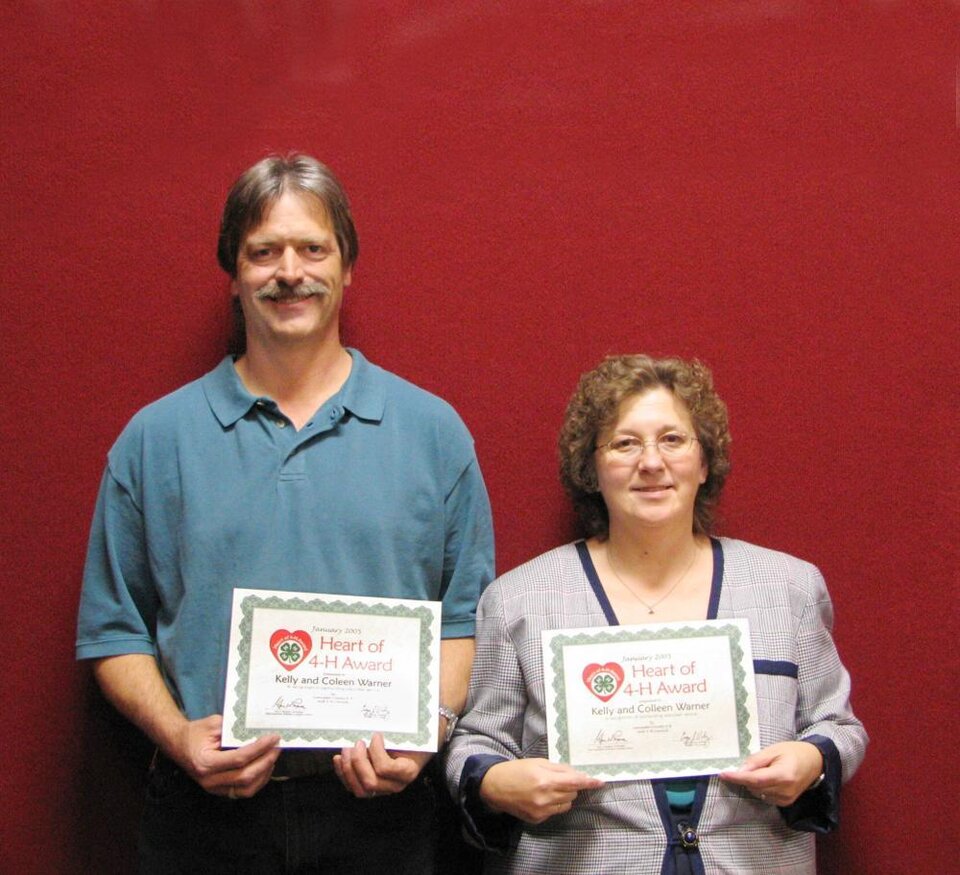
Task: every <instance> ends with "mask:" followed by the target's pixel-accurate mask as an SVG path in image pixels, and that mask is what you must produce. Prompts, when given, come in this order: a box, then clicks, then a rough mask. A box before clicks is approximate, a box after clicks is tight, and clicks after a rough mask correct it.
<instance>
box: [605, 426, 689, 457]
mask: <svg viewBox="0 0 960 875" xmlns="http://www.w3.org/2000/svg"><path fill="white" fill-rule="evenodd" d="M669 435H683V437H684V438H686V440H687V443H686V444H685V445H684V447H683V448H682V449H678V450H672V449H667V450H666V451H664V448H663V447H661V446H660V441H661V440H662V439H663V438H665V437H668V436H669ZM620 440H629V441H636V442H637V443H638V444H639V445H640V446H639V452H638V453H637V454H636V456H635V457H634V456H633V454H632V453H631V454H630V457H629V458H627V457H626V456H625V455H624V454H620V458H621V459H622V460H623V461H624V462H634V461H639V460H640V459H642V458H643V455H644V453H646V451H647V447H649V446H651V445H652V446H655V447H656V448H657V454H658V455H659V456H660V457H661V458H664V459H679V458H680V457H681V456H683V455H684V453H689V452H690V449H691V448H692V447H693V445H694V444H696V443H700V439H699V438H698V437H696V436H695V435H692V434H687V433H686V432H685V431H666V432H664V433H663V434H662V435H659V436H658V437H656V438H653V439H652V440H646V441H645V440H643V438H639V437H637V436H636V435H630V434H627V435H619V436H617V437H614V438H610V440H608V441H607V442H606V443H603V444H598V445H597V446H596V447H594V452H597V453H598V452H600V450H604V451H606V452H607V454H608V455H611V456H612V457H613V458H617V456H616V455H613V453H614V452H615V451H613V450H611V449H610V444H612V443H614V442H615V441H620Z"/></svg>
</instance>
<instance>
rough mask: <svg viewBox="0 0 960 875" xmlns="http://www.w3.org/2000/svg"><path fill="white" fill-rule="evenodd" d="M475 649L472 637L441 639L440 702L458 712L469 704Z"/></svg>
mask: <svg viewBox="0 0 960 875" xmlns="http://www.w3.org/2000/svg"><path fill="white" fill-rule="evenodd" d="M473 651H474V646H473V639H472V638H444V639H442V640H441V641H440V704H441V705H443V706H444V707H446V708H449V709H450V710H451V711H455V712H456V713H457V714H460V713H461V712H462V711H463V709H464V706H465V705H466V704H467V686H468V684H469V683H470V669H471V668H472V667H473Z"/></svg>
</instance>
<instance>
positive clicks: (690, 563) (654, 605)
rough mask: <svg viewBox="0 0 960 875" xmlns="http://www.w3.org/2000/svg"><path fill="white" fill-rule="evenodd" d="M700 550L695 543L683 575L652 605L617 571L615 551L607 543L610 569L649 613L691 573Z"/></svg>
mask: <svg viewBox="0 0 960 875" xmlns="http://www.w3.org/2000/svg"><path fill="white" fill-rule="evenodd" d="M699 552H700V551H699V549H698V548H697V547H696V545H694V548H693V557H692V558H691V559H690V562H689V564H688V565H687V567H686V568H684V569H683V574H681V575H680V576H679V577H678V578H677V579H676V580H675V581H674V582H673V586H671V587H670V589H668V590H667V591H666V592H665V593H664V594H663V595H662V596H660V598H658V599H657V600H656V601H655V602H654V603H653V604H652V605H651V604H650V603H649V602H647V601H644V599H642V598H640V596H638V595H637V594H636V592H635V591H634V589H633V587H632V586H630V585H629V584H628V583H627V582H626V581H625V580H624V579H623V578H622V577H621V576H620V574H619V573H618V572H617V569H616V568H614V566H613V553H612V552H611V551H610V545H609V544H608V545H607V565H609V566H610V570H611V571H612V572H613V574H614V577H616V578H617V580H619V581H620V583H622V584H623V587H624V589H626V591H627V592H628V593H630V595H632V596H633V597H634V598H635V599H636V600H637V601H638V602H640V604H641V605H643V606H644V607H645V608H646V609H647V613H648V614H652V613H654V610H653V609H654V608H655V607H656V606H657V605H659V604H660V602H662V601H663V600H664V599H666V598H668V597H669V596H670V594H671V593H672V592H673V591H674V590H675V589H676V588H677V587H678V586H679V585H680V581H681V580H683V579H684V578H685V577H686V576H687V574H688V573H689V571H690V569H691V568H693V563H694V562H696V560H697V554H698V553H699Z"/></svg>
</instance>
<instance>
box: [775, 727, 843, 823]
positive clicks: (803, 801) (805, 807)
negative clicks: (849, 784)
mask: <svg viewBox="0 0 960 875" xmlns="http://www.w3.org/2000/svg"><path fill="white" fill-rule="evenodd" d="M800 740H801V741H808V742H810V744H812V745H814V746H815V747H816V748H817V749H818V750H819V751H820V753H821V754H823V780H822V781H821V782H820V783H819V784H818V785H817V786H816V787H812V788H811V789H809V790H807V791H806V792H805V793H801V794H800V796H799V797H798V798H797V800H796V801H795V802H794V803H793V804H792V805H786V806H784V807H782V808H781V809H780V814H781V815H782V816H783V819H784V821H785V822H786V824H787V826H789V827H791V828H792V829H796V830H800V831H802V832H815V833H821V834H823V833H828V832H832V831H833V830H834V829H836V828H837V826H838V825H839V823H840V783H841V780H842V766H841V764H840V751H838V750H837V746H836V745H835V744H834V743H833V741H832V740H831V739H829V738H827V737H826V736H824V735H808V736H806V737H805V738H802V739H800Z"/></svg>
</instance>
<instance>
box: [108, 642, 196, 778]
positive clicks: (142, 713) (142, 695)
mask: <svg viewBox="0 0 960 875" xmlns="http://www.w3.org/2000/svg"><path fill="white" fill-rule="evenodd" d="M93 674H94V677H95V678H96V679H97V683H99V684H100V689H102V690H103V693H104V695H105V696H106V697H107V699H109V700H110V702H111V703H112V704H113V706H114V707H115V708H116V709H117V710H118V711H119V712H120V713H121V714H123V715H124V716H125V717H126V718H127V719H128V720H129V721H130V722H131V723H134V724H136V725H137V726H138V727H139V728H140V729H141V730H142V731H143V732H144V734H146V735H147V736H148V737H149V738H150V739H151V741H153V742H154V743H155V744H156V745H157V746H158V747H159V748H160V749H161V750H162V751H163V752H164V753H165V754H167V756H169V757H171V758H172V759H177V756H178V750H177V743H176V742H177V738H178V735H179V734H180V733H181V732H182V730H183V728H184V726H185V725H186V723H187V718H186V717H184V715H183V713H182V712H181V711H180V709H179V708H178V707H177V703H176V702H175V701H174V700H173V697H172V696H171V695H170V691H169V690H168V689H167V685H166V684H165V683H164V682H163V677H162V676H161V674H160V669H159V668H158V666H157V661H156V659H154V658H153V657H152V656H150V655H149V654H144V653H127V654H124V655H122V656H109V657H106V658H104V659H100V660H98V661H97V662H95V663H94V666H93Z"/></svg>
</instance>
